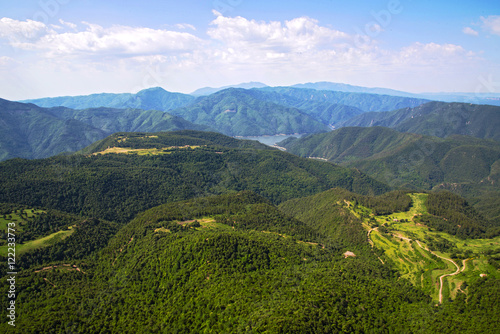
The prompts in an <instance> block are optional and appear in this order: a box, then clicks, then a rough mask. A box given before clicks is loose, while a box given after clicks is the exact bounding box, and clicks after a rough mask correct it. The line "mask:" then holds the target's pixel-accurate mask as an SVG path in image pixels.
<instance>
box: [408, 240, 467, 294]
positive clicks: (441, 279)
mask: <svg viewBox="0 0 500 334" xmlns="http://www.w3.org/2000/svg"><path fill="white" fill-rule="evenodd" d="M415 241H416V242H417V244H418V245H419V246H420V248H422V249H424V250H426V251H428V252H429V253H431V254H433V255H435V256H437V257H438V258H440V259H443V260H446V261H448V262H451V263H453V265H454V266H455V267H457V271H455V272H454V273H453V274H444V275H441V276H439V304H442V303H443V278H445V277H448V276H454V275H457V274H459V273H460V271H461V270H460V267H459V266H458V264H456V263H455V261H453V260H452V259H448V258H446V257H442V256H441V255H438V254H436V253H434V252H433V251H431V250H430V249H428V248H425V247H423V246H422V244H420V241H418V240H415ZM463 265H464V268H462V270H463V269H465V261H464V262H463Z"/></svg>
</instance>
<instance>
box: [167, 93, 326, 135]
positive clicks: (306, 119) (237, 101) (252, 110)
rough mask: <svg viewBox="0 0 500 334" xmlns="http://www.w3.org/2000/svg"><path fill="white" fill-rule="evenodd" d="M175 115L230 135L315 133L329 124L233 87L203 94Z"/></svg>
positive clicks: (324, 129) (173, 112)
mask: <svg viewBox="0 0 500 334" xmlns="http://www.w3.org/2000/svg"><path fill="white" fill-rule="evenodd" d="M171 113H172V114H174V115H177V116H180V117H182V118H184V119H186V120H188V121H190V122H193V123H195V124H202V125H207V126H210V127H212V128H214V129H215V130H217V131H219V132H221V133H224V134H226V135H230V136H262V135H275V134H293V133H313V132H321V131H327V130H328V127H327V126H326V125H324V124H322V123H320V122H318V121H317V120H315V119H313V118H312V117H310V116H308V115H306V114H304V113H302V112H301V111H300V110H298V109H296V108H290V107H284V106H282V105H279V104H276V103H274V102H269V101H266V100H264V99H259V98H258V97H257V96H256V95H255V94H254V93H253V91H247V90H244V89H236V88H229V89H226V90H223V91H220V92H217V93H215V94H212V95H210V96H207V97H201V98H198V99H197V100H196V102H195V103H193V104H191V105H189V106H188V107H185V108H180V109H175V110H172V111H171Z"/></svg>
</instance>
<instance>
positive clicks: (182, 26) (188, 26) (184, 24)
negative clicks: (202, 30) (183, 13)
mask: <svg viewBox="0 0 500 334" xmlns="http://www.w3.org/2000/svg"><path fill="white" fill-rule="evenodd" d="M175 27H176V28H177V29H191V30H193V31H196V27H195V26H194V25H192V24H187V23H179V24H176V25H175Z"/></svg>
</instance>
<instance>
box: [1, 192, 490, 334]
mask: <svg viewBox="0 0 500 334" xmlns="http://www.w3.org/2000/svg"><path fill="white" fill-rule="evenodd" d="M321 241H322V237H321V236H320V235H318V234H317V233H314V230H312V229H309V228H307V227H306V226H305V224H304V223H302V222H300V221H298V220H296V219H293V218H290V217H288V216H286V215H284V214H283V213H281V212H279V211H278V210H277V209H276V208H275V207H273V206H272V205H270V204H269V203H268V202H267V201H266V200H264V199H262V198H260V197H258V196H255V195H254V194H252V193H248V192H243V193H238V194H232V195H229V196H227V195H226V196H217V197H209V198H201V199H197V200H190V201H189V202H179V203H171V204H167V205H163V206H160V207H156V208H153V209H151V210H149V211H147V212H144V213H142V214H140V215H138V217H137V218H136V219H134V220H133V221H132V222H130V223H129V224H128V225H127V226H125V227H124V228H123V229H122V230H121V231H120V232H119V233H118V234H117V235H116V237H115V238H113V239H112V240H110V242H109V245H108V247H106V248H105V249H104V250H103V251H102V252H100V253H99V254H97V256H95V257H94V258H93V261H88V262H86V263H83V261H82V262H80V263H78V265H79V266H81V271H76V270H74V271H64V270H60V269H58V268H53V267H52V268H50V269H47V270H42V271H40V272H37V273H35V272H34V271H33V270H31V271H28V270H26V271H24V272H23V273H22V275H20V276H19V277H18V280H17V281H16V283H17V287H19V290H20V291H21V292H20V293H19V295H18V297H17V301H18V303H16V306H17V307H18V308H17V311H18V312H19V314H22V316H19V317H18V319H17V322H16V326H17V327H19V328H22V329H23V332H24V333H32V332H39V331H43V332H49V331H55V332H63V331H65V332H67V331H69V332H79V333H91V332H96V331H106V332H181V333H203V332H209V331H215V332H221V333H238V332H247V331H252V332H257V333H262V332H266V333H306V332H309V331H310V330H311V329H312V328H314V329H315V330H317V331H321V332H338V331H348V332H357V331H360V332H362V331H366V330H369V329H370V328H381V326H382V327H383V328H384V329H387V330H393V331H402V330H408V329H412V328H414V327H415V328H417V327H418V326H419V325H421V324H422V321H423V322H426V321H429V324H430V323H431V321H432V320H436V319H435V318H433V319H426V318H424V319H423V320H419V319H420V317H419V315H417V314H415V313H414V312H412V310H414V309H415V308H417V307H418V308H419V309H420V310H422V311H426V310H430V308H431V307H430V306H429V305H428V301H429V299H428V298H427V297H426V296H425V295H423V294H422V293H420V292H419V291H417V290H416V289H414V288H413V287H411V286H409V285H408V284H405V283H404V282H403V281H396V280H395V279H394V278H393V276H392V273H391V272H390V270H388V269H387V268H384V267H383V266H382V265H381V264H380V263H379V262H378V261H377V259H376V258H374V257H373V256H371V255H370V254H367V255H364V254H361V253H359V255H358V256H357V257H356V258H349V259H344V258H343V257H342V255H341V252H340V251H339V250H338V249H336V248H332V247H329V246H328V245H322V244H320V243H321ZM4 286H5V285H4ZM27 287H30V288H29V289H28V288H27ZM2 288H3V286H2ZM2 292H4V290H2ZM61 296H64V298H61ZM159 296H161V298H159ZM381 296H383V298H378V297H381ZM37 301H38V302H37ZM2 305H3V304H2ZM395 305H397V307H396V306H395ZM75 315H77V316H75ZM487 315H490V314H489V313H488V314H487ZM111 319H114V320H111ZM0 326H3V327H1V328H5V326H7V324H6V323H5V322H3V323H2V324H1V325H0Z"/></svg>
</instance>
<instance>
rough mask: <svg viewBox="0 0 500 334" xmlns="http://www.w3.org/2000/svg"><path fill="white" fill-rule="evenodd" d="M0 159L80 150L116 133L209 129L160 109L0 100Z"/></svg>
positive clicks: (38, 156) (45, 155)
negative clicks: (76, 107)
mask: <svg viewBox="0 0 500 334" xmlns="http://www.w3.org/2000/svg"><path fill="white" fill-rule="evenodd" d="M0 119H1V120H2V121H1V122H0V161H2V160H7V159H12V158H27V159H34V158H45V157H49V156H53V155H57V154H60V153H66V152H75V151H78V150H80V149H82V148H84V147H86V146H88V145H90V144H92V143H93V142H95V141H97V140H100V139H103V138H105V137H106V136H108V135H110V134H111V133H114V132H123V131H148V132H157V131H172V130H183V129H194V130H206V129H208V128H207V127H205V126H201V125H195V124H192V123H190V122H188V121H186V120H184V119H182V118H179V117H177V116H173V115H170V114H168V113H164V112H161V111H144V110H138V109H125V110H124V109H111V108H95V109H85V110H73V109H68V108H63V107H57V108H49V109H46V108H40V107H37V106H36V105H34V104H27V103H18V102H11V101H7V100H2V99H0Z"/></svg>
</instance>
